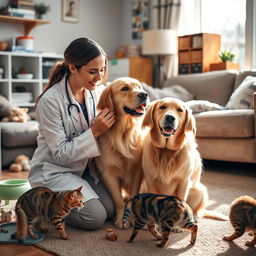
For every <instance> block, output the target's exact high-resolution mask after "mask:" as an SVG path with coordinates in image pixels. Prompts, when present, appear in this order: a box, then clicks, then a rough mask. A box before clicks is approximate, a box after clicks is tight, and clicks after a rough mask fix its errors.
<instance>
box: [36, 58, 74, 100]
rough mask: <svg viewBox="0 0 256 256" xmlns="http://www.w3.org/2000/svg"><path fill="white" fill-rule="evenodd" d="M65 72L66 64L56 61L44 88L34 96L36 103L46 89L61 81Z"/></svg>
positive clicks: (67, 70)
mask: <svg viewBox="0 0 256 256" xmlns="http://www.w3.org/2000/svg"><path fill="white" fill-rule="evenodd" d="M67 73H69V69H68V66H67V65H66V64H65V62H61V61H58V62H57V63H56V64H55V66H54V68H53V69H52V71H51V73H50V77H49V82H48V84H47V85H46V87H45V88H44V91H43V92H42V93H41V94H40V95H39V96H38V97H37V98H36V103H38V102H39V100H40V99H41V97H42V96H43V95H44V93H45V92H46V91H47V90H48V89H50V88H51V87H52V86H53V85H54V84H56V83H58V82H59V81H61V80H62V78H63V77H64V76H65V74H67Z"/></svg>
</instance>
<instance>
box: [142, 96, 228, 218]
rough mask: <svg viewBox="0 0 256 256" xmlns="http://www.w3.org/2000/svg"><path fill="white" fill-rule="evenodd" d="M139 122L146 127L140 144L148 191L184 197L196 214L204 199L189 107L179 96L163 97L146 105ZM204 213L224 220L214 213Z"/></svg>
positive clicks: (194, 129)
mask: <svg viewBox="0 0 256 256" xmlns="http://www.w3.org/2000/svg"><path fill="white" fill-rule="evenodd" d="M143 126H148V127H149V128H150V130H149V133H148V135H147V137H146V138H145V141H144V146H143V159H142V161H143V170H144V175H145V179H146V184H147V189H148V192H150V193H156V194H167V195H174V196H177V197H178V198H180V199H184V200H185V201H187V203H188V204H189V205H190V206H191V208H192V209H193V214H194V216H198V215H199V212H200V210H202V209H204V207H205V206H206V203H207V200H208V193H207V188H206V187H205V186H204V185H203V184H202V183H201V181H200V178H201V173H202V162H201V157H200V154H199V152H198V150H197V144H196V142H195V133H196V125H195V119H194V117H193V115H192V111H191V110H190V108H188V107H186V105H185V103H184V102H183V101H181V100H178V99H174V98H164V99H161V100H158V101H155V102H153V103H152V105H151V106H150V107H149V109H148V111H147V113H146V115H145V118H144V121H143ZM205 212H206V211H204V215H205V216H206V215H207V217H212V218H216V219H222V220H224V219H225V220H226V219H227V217H226V216H224V215H221V214H218V213H213V212H212V213H210V212H209V211H208V214H206V213H205Z"/></svg>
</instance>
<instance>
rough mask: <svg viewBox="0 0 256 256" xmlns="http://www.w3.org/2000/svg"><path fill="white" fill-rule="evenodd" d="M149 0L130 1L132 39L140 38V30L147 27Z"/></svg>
mask: <svg viewBox="0 0 256 256" xmlns="http://www.w3.org/2000/svg"><path fill="white" fill-rule="evenodd" d="M149 16H150V8H149V0H133V1H132V39H135V40H136V39H139V40H140V39H142V32H143V31H144V30H148V29H149Z"/></svg>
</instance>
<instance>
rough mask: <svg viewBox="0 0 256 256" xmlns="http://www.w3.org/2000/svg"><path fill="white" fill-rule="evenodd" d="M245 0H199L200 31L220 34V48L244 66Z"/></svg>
mask: <svg viewBox="0 0 256 256" xmlns="http://www.w3.org/2000/svg"><path fill="white" fill-rule="evenodd" d="M245 19H246V0H236V1H234V0H225V1H223V0H215V1H212V0H201V32H205V33H216V34H220V35H221V50H228V51H231V52H232V53H234V54H235V55H236V58H235V60H234V61H235V62H239V63H240V67H241V68H243V67H244V61H245Z"/></svg>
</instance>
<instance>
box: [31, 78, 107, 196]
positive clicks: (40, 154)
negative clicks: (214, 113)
mask: <svg viewBox="0 0 256 256" xmlns="http://www.w3.org/2000/svg"><path fill="white" fill-rule="evenodd" d="M67 83H68V82H67ZM103 89H104V86H98V87H96V89H95V90H94V91H92V94H93V96H94V101H95V108H96V106H97V103H98V100H99V96H100V94H101V92H102V90H103ZM68 93H69V97H70V99H71V102H72V104H76V105H77V106H78V108H79V109H80V113H79V112H78V110H77V108H76V107H74V106H73V107H71V108H70V111H71V116H69V113H68V106H69V100H68V97H67V91H66V88H65V77H64V78H63V79H62V80H61V81H60V82H59V83H57V84H55V85H54V86H53V87H51V88H50V89H48V90H47V91H46V92H45V94H44V95H43V96H42V98H41V99H40V101H39V103H38V104H37V107H36V115H37V120H38V122H39V134H38V137H37V143H38V147H37V149H36V151H35V153H34V155H33V158H32V166H31V171H30V173H29V182H30V184H31V186H32V187H35V186H44V187H48V188H50V189H52V190H54V191H59V190H70V189H75V188H78V187H80V186H83V190H82V193H83V195H84V197H85V201H88V200H90V199H92V198H98V196H97V194H96V193H95V192H94V191H93V190H92V188H91V187H90V185H89V184H88V183H87V181H86V180H84V179H82V178H81V176H82V174H83V171H84V169H85V167H86V165H87V163H88V161H89V160H90V159H92V158H94V157H96V156H99V155H100V149H99V147H98V143H97V141H96V139H95V138H94V136H93V134H92V130H91V128H89V127H90V126H91V122H92V120H93V118H94V108H93V100H92V98H91V95H90V93H89V91H88V90H86V89H85V103H86V107H87V111H88V117H89V127H88V124H87V121H86V119H85V117H84V114H83V111H82V109H81V107H80V105H79V103H78V102H76V101H75V100H74V98H73V95H72V92H71V89H70V87H69V84H68ZM90 172H91V175H92V176H94V177H95V170H92V168H91V167H90Z"/></svg>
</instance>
